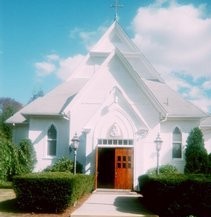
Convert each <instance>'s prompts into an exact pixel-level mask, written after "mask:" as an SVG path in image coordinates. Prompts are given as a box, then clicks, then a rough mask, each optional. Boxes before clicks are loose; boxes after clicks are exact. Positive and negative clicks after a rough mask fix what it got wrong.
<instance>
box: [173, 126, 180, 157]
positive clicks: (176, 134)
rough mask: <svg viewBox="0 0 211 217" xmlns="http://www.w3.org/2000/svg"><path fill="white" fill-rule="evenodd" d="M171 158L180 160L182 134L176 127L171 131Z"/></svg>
mask: <svg viewBox="0 0 211 217" xmlns="http://www.w3.org/2000/svg"><path fill="white" fill-rule="evenodd" d="M172 158H177V159H178V158H182V133H181V131H180V129H179V128H178V127H176V128H175V129H174V131H173V149H172Z"/></svg>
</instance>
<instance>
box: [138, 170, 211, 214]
mask: <svg viewBox="0 0 211 217" xmlns="http://www.w3.org/2000/svg"><path fill="white" fill-rule="evenodd" d="M139 185H140V191H141V194H142V195H143V201H144V203H145V204H146V205H147V206H148V207H149V208H150V209H151V210H152V211H154V212H155V213H157V214H158V215H161V216H162V215H163V216H168V217H185V216H188V215H196V216H197V217H210V213H211V176H208V175H207V176H205V175H183V174H174V175H159V176H155V175H143V176H140V177H139Z"/></svg>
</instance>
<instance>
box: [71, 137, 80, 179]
mask: <svg viewBox="0 0 211 217" xmlns="http://www.w3.org/2000/svg"><path fill="white" fill-rule="evenodd" d="M71 141H72V144H71V146H72V148H73V150H74V175H75V174H76V156H77V149H78V146H79V142H80V140H79V138H78V135H77V133H75V135H74V136H73V138H72V140H71Z"/></svg>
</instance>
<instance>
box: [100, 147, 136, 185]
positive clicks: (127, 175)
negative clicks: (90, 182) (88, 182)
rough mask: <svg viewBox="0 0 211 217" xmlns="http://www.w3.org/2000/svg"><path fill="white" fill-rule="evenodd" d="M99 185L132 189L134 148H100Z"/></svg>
mask: <svg viewBox="0 0 211 217" xmlns="http://www.w3.org/2000/svg"><path fill="white" fill-rule="evenodd" d="M96 169H97V187H98V188H114V189H132V186H133V148H98V151H97V168H96Z"/></svg>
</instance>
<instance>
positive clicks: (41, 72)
mask: <svg viewBox="0 0 211 217" xmlns="http://www.w3.org/2000/svg"><path fill="white" fill-rule="evenodd" d="M35 68H36V71H37V75H38V76H39V77H44V76H47V75H50V74H52V73H53V72H54V71H55V69H56V67H55V65H54V64H52V63H49V62H37V63H35Z"/></svg>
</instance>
